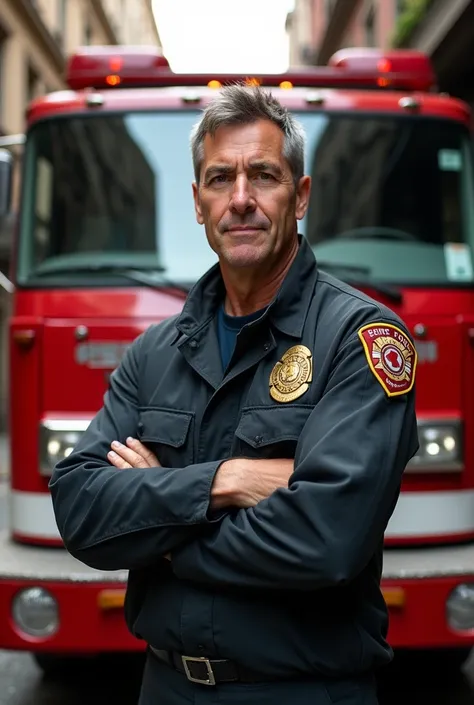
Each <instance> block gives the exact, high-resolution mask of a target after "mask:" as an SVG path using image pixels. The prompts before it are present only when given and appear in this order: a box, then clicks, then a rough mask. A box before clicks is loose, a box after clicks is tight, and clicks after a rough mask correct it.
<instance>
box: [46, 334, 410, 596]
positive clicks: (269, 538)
mask: <svg viewBox="0 0 474 705" xmlns="http://www.w3.org/2000/svg"><path fill="white" fill-rule="evenodd" d="M133 365H136V361H134V358H133V355H132V356H130V357H129V358H128V359H127V360H126V361H125V364H124V365H123V366H122V367H121V368H120V370H119V371H118V373H117V374H116V375H115V378H114V382H113V385H112V389H111V391H110V395H109V396H108V397H107V399H106V402H105V405H104V408H103V409H102V411H101V412H99V414H98V416H97V417H96V419H94V421H93V422H92V424H91V426H90V428H89V430H88V431H87V433H86V434H85V438H84V439H83V440H82V441H81V442H80V443H79V446H78V447H77V448H76V450H75V452H74V453H73V454H71V456H69V458H67V459H65V460H63V461H62V462H61V463H60V464H59V465H58V466H57V467H56V469H55V472H54V473H53V477H52V481H51V483H50V487H51V491H52V496H53V504H54V507H55V511H56V517H57V522H58V527H59V529H60V533H61V535H62V537H63V540H64V543H65V545H66V547H67V548H68V550H69V551H70V552H71V553H72V554H73V555H75V556H76V557H77V558H78V559H79V560H82V561H83V562H85V563H87V564H89V565H91V566H93V567H97V568H102V569H105V570H113V569H117V568H128V569H133V568H136V567H143V566H146V565H151V564H153V563H154V562H156V561H157V560H159V559H160V558H161V557H163V556H166V555H169V554H171V563H172V568H173V571H174V573H175V574H176V575H177V576H178V577H179V578H181V579H185V580H191V581H195V582H201V583H207V584H211V585H212V584H214V585H215V584H222V585H232V586H234V587H235V586H242V587H253V588H260V589H262V588H265V589H275V588H278V589H282V588H290V589H300V590H306V589H314V588H315V587H324V586H328V585H333V584H341V583H344V582H346V581H348V580H351V579H352V578H353V577H354V576H355V575H357V574H358V573H359V572H360V571H361V570H362V569H363V567H364V566H365V565H366V564H367V563H368V561H369V560H370V558H371V557H372V555H373V554H374V552H375V551H376V550H377V548H378V547H379V546H380V543H381V541H382V538H383V533H384V531H385V528H386V525H387V523H388V520H389V518H390V516H391V514H392V512H393V509H394V507H395V503H396V500H397V498H398V492H399V487H400V482H401V477H402V473H403V470H404V468H405V466H406V464H407V462H408V460H409V459H410V458H411V457H412V455H413V454H414V453H415V452H416V450H417V447H418V439H417V430H416V415H415V404H414V394H413V392H410V393H408V394H406V395H403V396H400V397H397V398H394V399H389V398H387V396H386V394H385V392H384V391H383V389H382V387H381V385H380V384H379V383H378V382H377V381H376V379H375V377H374V375H373V374H372V373H371V372H370V370H369V368H368V366H367V361H366V359H365V355H364V353H363V351H362V347H361V345H360V342H359V341H358V340H357V339H356V338H353V339H352V340H351V341H349V342H348V343H347V344H346V346H345V347H344V348H343V349H342V350H341V351H340V353H339V355H338V357H337V359H336V360H335V363H334V369H333V372H332V374H331V377H330V379H329V381H328V384H327V387H326V390H325V393H324V395H323V396H322V398H321V399H320V401H319V402H318V404H317V405H316V407H315V409H314V411H313V412H312V414H311V416H310V418H309V419H308V422H307V424H306V427H305V429H304V431H303V433H302V436H301V438H300V441H299V443H298V446H297V452H296V457H295V459H294V467H292V466H291V465H292V464H291V461H290V462H289V461H270V460H267V461H265V460H254V461H249V460H245V459H239V458H236V459H232V460H225V461H224V460H222V461H215V462H210V463H201V464H199V465H191V466H188V467H186V468H181V469H179V470H178V471H176V470H175V469H173V468H161V467H159V465H158V461H157V459H156V458H154V457H152V456H150V455H148V456H147V457H148V460H146V459H145V458H144V457H143V455H142V453H143V452H144V451H143V448H141V447H140V446H139V445H137V443H138V442H137V441H133V440H132V441H129V442H127V444H126V445H122V446H121V447H120V446H119V448H118V449H114V452H116V453H117V451H120V452H118V453H117V456H116V457H115V458H114V456H112V457H110V456H108V453H109V452H110V450H111V449H110V445H109V444H110V439H113V438H123V439H125V438H127V437H128V436H132V435H133V433H134V430H135V428H136V423H137V419H136V418H133V414H131V413H130V409H133V408H136V407H137V403H136V395H135V391H134V389H136V387H133V384H131V383H130V379H131V378H132V376H133V375H134V376H135V379H136V371H135V372H134V370H133ZM127 377H128V382H129V383H128V384H126V383H125V382H126V380H127ZM120 419H122V420H121V421H120ZM123 419H126V421H124V420H123ZM134 444H135V445H134ZM139 451H140V452H139ZM130 453H137V455H138V456H140V457H142V460H139V459H137V458H136V457H134V456H132V455H130ZM106 458H108V460H109V462H107V461H106V460H105V459H106ZM130 460H131V461H132V462H129V461H130ZM150 465H151V466H150ZM114 466H115V467H114ZM118 468H120V469H119V470H118ZM226 507H231V508H232V511H225V508H226ZM212 509H214V510H215V509H217V510H224V511H217V512H210V511H209V510H212ZM210 517H211V518H210Z"/></svg>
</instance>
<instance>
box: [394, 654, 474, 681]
mask: <svg viewBox="0 0 474 705" xmlns="http://www.w3.org/2000/svg"><path fill="white" fill-rule="evenodd" d="M471 653H473V652H472V649H471V647H458V648H452V649H420V650H419V651H418V650H411V649H406V650H405V649H402V650H401V651H395V659H394V663H395V664H396V665H398V666H400V667H402V668H405V669H406V668H407V667H408V668H413V669H414V670H415V671H426V672H431V673H437V674H438V675H439V676H441V677H442V676H444V675H446V674H449V673H453V672H456V671H460V670H461V668H462V667H463V665H464V664H465V662H466V661H467V660H468V658H469V657H470V655H471Z"/></svg>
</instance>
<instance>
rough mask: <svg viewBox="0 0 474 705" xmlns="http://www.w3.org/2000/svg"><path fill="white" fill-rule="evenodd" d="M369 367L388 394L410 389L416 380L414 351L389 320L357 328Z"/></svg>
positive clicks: (400, 392)
mask: <svg viewBox="0 0 474 705" xmlns="http://www.w3.org/2000/svg"><path fill="white" fill-rule="evenodd" d="M358 333H359V338H360V340H361V341H362V345H363V346H364V351H365V355H366V357H367V362H368V363H369V367H370V369H371V370H372V372H373V373H374V375H375V376H376V378H377V379H378V381H379V382H380V384H381V385H382V387H383V388H384V390H385V392H386V393H387V395H388V396H389V397H395V396H398V395H400V394H406V393H407V392H409V391H410V390H411V389H412V387H413V385H414V383H415V372H416V364H417V354H416V350H415V347H414V345H413V343H412V342H411V340H409V339H408V338H407V336H406V334H405V333H404V332H403V331H402V330H401V329H400V328H397V326H393V325H391V324H389V323H370V324H369V325H368V326H364V327H363V328H360V330H359V331H358Z"/></svg>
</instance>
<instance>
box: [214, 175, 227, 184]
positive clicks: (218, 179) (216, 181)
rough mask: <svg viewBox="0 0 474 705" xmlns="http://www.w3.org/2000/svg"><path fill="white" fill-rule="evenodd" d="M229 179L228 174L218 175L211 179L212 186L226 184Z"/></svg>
mask: <svg viewBox="0 0 474 705" xmlns="http://www.w3.org/2000/svg"><path fill="white" fill-rule="evenodd" d="M228 178H229V177H228V175H227V174H217V176H214V177H213V178H212V179H211V184H225V182H226V181H227V179H228Z"/></svg>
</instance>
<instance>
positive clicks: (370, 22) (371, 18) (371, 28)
mask: <svg viewBox="0 0 474 705" xmlns="http://www.w3.org/2000/svg"><path fill="white" fill-rule="evenodd" d="M375 24H376V13H375V6H374V5H371V7H370V8H369V11H368V12H367V15H366V16H365V41H366V44H367V46H368V47H374V46H376V37H375V33H376V27H375Z"/></svg>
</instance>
